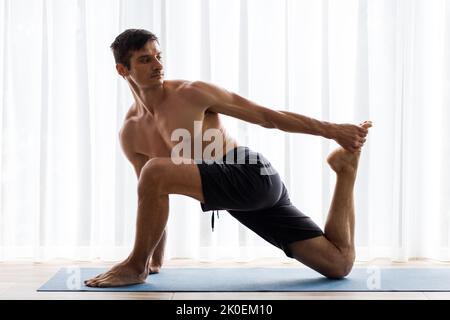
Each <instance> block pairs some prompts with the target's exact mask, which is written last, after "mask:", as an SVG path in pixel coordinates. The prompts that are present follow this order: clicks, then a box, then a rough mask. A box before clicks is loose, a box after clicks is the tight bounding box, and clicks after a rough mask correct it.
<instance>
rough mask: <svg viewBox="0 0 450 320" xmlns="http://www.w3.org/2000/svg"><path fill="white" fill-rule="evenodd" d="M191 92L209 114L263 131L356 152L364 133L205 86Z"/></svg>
mask: <svg viewBox="0 0 450 320" xmlns="http://www.w3.org/2000/svg"><path fill="white" fill-rule="evenodd" d="M191 86H192V88H193V89H194V90H196V91H197V92H198V94H199V95H200V96H201V97H203V100H202V102H204V103H205V104H206V105H207V106H208V107H207V108H208V110H209V111H212V112H216V113H222V114H225V115H228V116H231V117H235V118H238V119H241V120H244V121H247V122H250V123H254V124H258V125H260V126H262V127H264V128H269V129H270V128H276V129H279V130H282V131H286V132H296V133H305V134H312V135H317V136H322V137H325V138H328V139H334V140H335V141H336V142H337V143H339V144H340V145H341V146H342V147H344V148H345V149H347V150H349V151H352V152H356V151H358V150H359V149H360V148H361V146H362V144H363V143H364V141H365V136H366V135H367V129H365V128H362V127H361V126H357V125H353V124H334V123H329V122H326V121H319V120H316V119H313V118H309V117H306V116H303V115H300V114H297V113H293V112H288V111H276V110H272V109H269V108H266V107H263V106H260V105H258V104H256V103H254V102H252V101H250V100H248V99H246V98H244V97H241V96H240V95H238V94H236V93H233V92H230V91H227V90H225V89H223V88H220V87H218V86H215V85H213V84H209V83H206V82H201V81H196V82H194V83H192V85H191Z"/></svg>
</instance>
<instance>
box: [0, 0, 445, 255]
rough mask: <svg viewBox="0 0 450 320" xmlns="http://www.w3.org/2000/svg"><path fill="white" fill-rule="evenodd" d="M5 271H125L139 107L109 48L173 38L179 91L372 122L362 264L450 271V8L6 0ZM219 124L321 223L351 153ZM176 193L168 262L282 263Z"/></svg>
mask: <svg viewBox="0 0 450 320" xmlns="http://www.w3.org/2000/svg"><path fill="white" fill-rule="evenodd" d="M0 21H1V22H0V142H1V143H0V148H1V153H0V168H1V169H0V179H1V187H0V188H1V189H0V259H1V260H6V259H18V258H31V259H34V260H43V259H49V258H69V259H83V260H86V259H95V258H100V259H104V260H116V259H121V258H124V257H125V256H126V255H127V253H128V252H129V250H130V249H131V245H132V243H133V237H134V224H135V216H136V205H137V195H136V188H137V185H136V182H137V181H136V177H135V174H134V171H133V168H132V166H131V164H130V163H128V161H127V160H126V158H125V156H124V155H123V153H122V151H121V148H120V145H119V143H118V132H119V129H120V127H121V125H122V122H123V119H124V116H125V113H126V111H127V110H128V108H129V106H130V105H131V103H132V101H133V100H132V96H131V94H130V92H129V88H128V86H127V84H126V83H125V81H123V79H122V78H120V77H119V76H118V75H117V74H116V72H115V68H114V60H113V57H112V53H111V52H110V50H109V45H110V44H111V42H112V41H113V40H114V38H115V37H116V36H117V35H118V34H119V33H120V32H122V31H123V30H125V29H126V28H144V29H148V30H151V31H153V32H154V33H156V34H157V35H158V36H159V38H160V43H161V45H162V49H163V52H164V54H165V56H164V57H165V58H164V59H165V61H164V62H165V69H166V78H167V79H177V78H181V79H188V80H204V81H208V82H213V83H216V84H218V85H221V86H223V87H225V88H227V89H229V90H231V91H235V92H238V93H240V94H242V95H244V96H246V97H248V98H250V99H251V100H254V101H256V102H258V103H260V104H262V105H264V106H267V107H269V108H272V109H275V110H289V111H291V112H297V113H300V114H304V115H307V116H311V117H314V118H318V119H321V120H327V121H332V122H338V123H343V122H350V123H359V122H360V121H363V120H366V119H370V120H372V121H373V122H374V128H373V129H372V130H371V133H370V136H369V139H368V142H367V143H366V146H365V148H364V152H363V155H362V158H361V165H360V170H359V173H358V180H357V184H356V190H355V193H356V246H357V258H358V259H359V260H367V259H372V258H376V257H387V258H391V259H393V260H403V261H405V260H408V259H410V258H414V257H418V258H432V259H439V260H450V199H449V194H450V169H449V167H450V165H449V164H450V145H449V137H450V129H449V126H450V110H449V109H450V1H446V0H426V1H425V0H339V1H333V0H322V1H317V0H285V1H280V0H264V1H262V0H242V1H238V0H214V1H209V0H189V1H186V0H167V1H164V0H154V1H148V0H95V1H86V0H65V1H61V0H53V1H52V0H0ZM222 119H223V121H224V123H225V124H226V126H227V127H228V128H229V130H230V132H231V133H232V134H233V135H234V136H235V137H236V138H237V140H238V141H239V142H240V143H241V144H245V145H248V146H249V147H251V148H252V149H254V150H257V151H259V152H262V153H263V154H264V155H265V156H266V157H267V158H268V159H269V160H270V161H271V162H272V163H273V164H274V166H275V167H276V168H277V170H278V171H279V172H280V175H281V176H282V178H283V179H284V181H285V184H286V186H287V188H288V190H289V191H290V194H291V200H292V201H293V203H294V204H295V205H296V206H297V207H298V208H299V209H300V210H301V211H303V212H304V213H306V214H307V215H309V216H311V217H312V219H313V220H314V221H315V222H316V223H317V224H319V225H320V226H321V227H323V225H324V222H325V219H326V216H327V211H328V208H329V204H330V201H331V195H332V191H333V188H334V182H335V180H334V175H333V174H332V172H331V170H330V169H329V168H328V166H327V165H326V162H325V158H326V156H327V154H328V153H329V152H330V151H331V150H332V149H333V148H335V147H336V144H335V143H334V142H332V141H329V140H325V139H323V138H319V137H315V136H307V135H301V134H292V133H285V132H282V131H276V130H269V129H265V128H262V127H258V126H256V125H252V124H248V123H244V122H242V121H238V120H235V119H232V118H229V117H226V116H222ZM216 223H217V226H216V227H215V231H214V232H211V230H210V215H209V214H206V213H202V212H201V210H200V206H199V203H198V202H196V201H195V200H193V199H191V198H188V197H184V196H181V195H171V196H170V218H169V229H168V236H169V238H168V246H167V257H168V258H193V259H200V260H214V259H219V258H228V259H234V260H245V259H252V258H257V257H280V258H282V257H283V256H284V255H283V253H282V252H281V251H280V250H278V249H276V248H275V247H272V246H271V245H269V244H268V243H266V242H265V241H263V240H261V239H260V238H258V237H257V236H255V235H254V234H253V233H252V232H249V231H247V230H246V229H245V228H244V227H242V226H240V225H239V224H238V223H237V222H236V221H235V220H233V218H232V217H230V216H229V215H228V214H227V213H226V212H225V211H223V212H222V214H221V215H220V219H219V220H218V221H217V222H216Z"/></svg>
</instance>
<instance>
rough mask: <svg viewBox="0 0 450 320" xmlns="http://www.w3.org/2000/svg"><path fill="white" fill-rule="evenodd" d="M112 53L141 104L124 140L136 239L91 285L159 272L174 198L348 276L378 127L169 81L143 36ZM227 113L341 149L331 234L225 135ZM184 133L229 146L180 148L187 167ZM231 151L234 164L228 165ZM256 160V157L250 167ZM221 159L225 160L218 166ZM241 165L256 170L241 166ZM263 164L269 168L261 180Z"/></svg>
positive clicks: (122, 39) (131, 37)
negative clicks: (180, 136)
mask: <svg viewBox="0 0 450 320" xmlns="http://www.w3.org/2000/svg"><path fill="white" fill-rule="evenodd" d="M111 49H112V50H113V53H114V57H115V61H116V69H117V72H118V73H119V75H121V76H122V77H123V78H124V79H126V81H127V82H128V84H129V86H130V89H131V91H132V93H133V96H134V100H135V102H134V104H133V105H132V106H131V108H130V109H129V111H128V113H127V115H126V118H125V121H124V124H123V127H122V129H121V130H120V134H119V137H120V142H121V146H122V148H123V151H124V153H125V155H126V157H127V158H128V159H129V161H130V162H131V163H132V164H133V166H134V169H135V171H136V175H137V177H138V200H139V201H138V212H137V222H136V235H135V243H134V247H133V250H132V252H131V253H130V255H129V256H128V258H127V259H125V260H124V261H123V262H121V263H119V264H116V265H115V266H113V267H112V268H111V269H110V270H109V271H108V272H106V273H103V274H100V275H98V276H97V277H95V278H92V279H89V280H86V281H85V284H86V285H88V286H91V287H111V286H123V285H129V284H136V283H142V282H145V280H146V278H147V276H148V275H149V274H151V273H156V272H158V271H159V269H160V268H161V265H162V263H163V257H164V245H165V242H166V232H165V226H166V223H167V220H168V215H169V196H168V195H169V194H181V195H185V196H189V197H192V198H194V199H197V200H198V201H200V204H201V207H202V210H203V211H209V210H227V211H228V212H229V213H230V214H231V215H233V217H235V218H236V219H238V220H239V221H240V222H241V223H243V224H244V225H246V226H247V227H249V228H250V229H252V230H253V231H255V232H256V233H257V234H259V235H260V236H261V237H263V238H264V239H265V240H267V241H269V242H270V243H272V244H273V245H275V246H277V247H279V248H280V249H282V250H283V251H284V252H285V253H286V255H287V256H289V257H292V258H295V259H296V260H298V261H300V262H301V263H303V264H305V265H307V266H309V267H310V268H312V269H314V270H316V271H317V272H319V273H321V274H322V275H324V276H326V277H330V278H342V277H345V276H346V275H347V274H348V273H349V272H350V270H351V269H352V266H353V262H354V259H355V247H354V219H355V213H354V205H353V187H354V183H355V179H356V173H357V166H358V159H359V155H360V152H361V147H362V146H363V144H364V142H365V141H366V138H365V137H366V135H367V133H368V128H370V127H371V126H372V124H371V122H370V121H366V122H364V123H362V124H360V125H352V124H335V123H328V122H323V121H318V120H315V119H311V118H308V117H305V116H302V115H299V114H296V113H292V112H287V111H275V110H272V109H269V108H266V107H263V106H260V105H258V104H256V103H254V102H252V101H249V100H247V99H245V98H244V97H241V96H239V95H238V94H235V93H232V92H229V91H227V90H225V89H223V88H220V87H218V86H215V85H212V84H209V83H205V82H201V81H195V82H189V81H183V80H170V81H169V80H163V76H164V74H163V64H162V57H161V54H162V53H161V51H160V47H159V42H158V39H157V37H156V36H155V35H154V34H152V33H151V32H149V31H146V30H136V29H130V30H126V31H124V32H123V33H122V34H120V35H119V36H118V37H117V38H116V39H115V41H114V42H113V44H112V45H111ZM220 113H222V114H225V115H228V116H232V117H235V118H238V119H241V120H244V121H248V122H250V123H254V124H258V125H261V126H263V127H265V128H276V129H279V130H282V131H286V132H293V133H304V134H312V135H318V136H322V137H324V138H327V139H333V140H335V141H336V142H337V143H338V144H339V145H340V146H341V147H340V148H338V149H336V150H335V151H334V152H332V153H331V154H330V155H329V156H328V158H327V161H328V163H329V165H330V167H331V169H332V170H334V171H335V172H336V175H337V180H336V187H335V192H334V196H333V200H332V203H331V207H330V210H329V215H328V219H327V222H326V225H325V228H324V232H322V231H321V229H320V228H319V227H318V226H317V225H316V224H314V222H312V220H311V219H310V218H308V217H307V216H305V215H304V214H303V213H301V212H300V211H299V210H298V209H296V208H295V207H294V206H293V205H292V203H291V202H290V200H289V197H288V193H287V190H286V188H285V186H284V184H283V182H282V181H281V179H280V177H279V175H278V173H277V172H276V170H275V169H274V168H273V167H272V166H271V164H270V163H269V162H268V161H267V159H265V158H264V156H263V155H261V154H260V153H257V152H254V151H252V150H250V149H249V148H247V147H245V146H239V145H238V143H237V142H236V140H234V139H233V138H232V137H230V136H229V135H228V134H227V132H226V130H225V128H224V127H223V125H222V124H221V121H220V118H219V114H220ZM199 123H200V124H201V126H200V127H201V133H200V137H199V132H195V131H196V130H195V124H197V125H198V124H199ZM177 129H182V130H184V132H188V133H189V134H190V137H193V138H192V139H191V141H188V145H189V144H190V145H191V146H193V148H192V149H195V146H194V145H195V144H196V143H198V139H202V137H203V134H204V133H205V132H206V131H207V130H208V129H216V132H219V136H216V137H215V138H216V139H219V140H222V141H223V143H222V147H221V148H216V149H215V150H214V152H211V157H209V158H210V159H205V158H208V156H206V157H205V156H204V154H203V151H205V150H206V147H207V145H208V144H209V143H210V142H208V141H206V142H205V141H202V142H201V143H200V146H201V151H202V153H201V156H202V157H203V159H198V158H196V157H195V154H198V152H197V153H196V152H189V153H184V152H183V154H181V155H180V157H181V158H182V159H183V162H182V163H180V161H177V160H180V159H181V158H176V155H175V156H174V154H173V152H172V151H173V149H174V147H175V146H176V145H177V144H178V143H179V141H178V140H177V141H174V139H173V133H174V132H175V131H176V130H177ZM186 130H187V131H186ZM197 131H198V130H197ZM236 154H238V156H237V158H236V156H235V155H236ZM239 154H240V156H239ZM230 155H231V159H232V160H233V161H234V162H233V161H228V159H229V158H228V156H230ZM239 157H241V158H240V159H238V158H239ZM252 157H253V158H255V157H256V158H257V159H258V161H257V162H256V163H255V162H250V158H252ZM221 159H226V160H227V161H225V163H220V160H221ZM205 160H213V162H214V160H217V162H214V163H211V162H208V161H205ZM241 160H244V161H247V162H249V164H236V163H241V162H236V161H241ZM247 162H245V163H247ZM255 168H258V170H255ZM264 168H270V169H272V171H271V172H270V173H269V174H262V172H263V171H262V169H264Z"/></svg>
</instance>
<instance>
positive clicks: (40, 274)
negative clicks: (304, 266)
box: [0, 259, 450, 300]
mask: <svg viewBox="0 0 450 320" xmlns="http://www.w3.org/2000/svg"><path fill="white" fill-rule="evenodd" d="M73 265H77V266H80V267H108V266H111V265H112V264H108V263H101V262H94V263H92V262H91V263H86V262H73V261H51V262H46V263H27V262H1V263H0V300H16V299H21V300H22V299H27V300H29V299H31V300H34V299H58V300H60V299H75V300H76V299H82V300H93V299H94V300H95V299H121V300H123V299H163V300H183V299H194V300H208V299H220V300H228V299H232V300H264V299H268V300H280V299H281V300H292V299H295V300H298V299H301V300H310V299H327V300H328V299H346V300H347V299H351V300H353V299H370V300H377V299H383V300H392V299H393V300H395V299H402V300H404V299H407V300H412V299H419V300H427V299H445V300H450V292H285V293H283V292H217V293H215V292H207V293H205V292H198V293H196V292H192V293H183V292H155V293H152V292H132V293H130V292H37V291H36V289H37V288H38V287H40V286H41V285H42V284H43V283H45V282H46V281H47V280H48V279H49V278H50V277H51V276H52V275H53V274H54V273H55V272H56V271H57V270H58V269H59V268H61V267H63V266H73ZM372 265H378V266H390V267H419V266H420V267H442V266H448V267H450V263H439V262H435V261H413V262H408V263H407V264H404V263H391V262H388V261H383V260H378V261H372V262H370V263H359V264H356V266H359V267H366V266H372ZM165 266H166V267H179V266H189V267H195V266H196V267H234V266H235V267H264V266H282V267H293V268H294V267H298V266H299V265H298V263H296V262H292V263H290V262H280V261H279V260H270V259H265V260H257V261H252V262H246V263H235V262H234V263H231V262H227V261H219V262H214V263H205V262H196V261H192V260H171V261H167V262H166V264H165Z"/></svg>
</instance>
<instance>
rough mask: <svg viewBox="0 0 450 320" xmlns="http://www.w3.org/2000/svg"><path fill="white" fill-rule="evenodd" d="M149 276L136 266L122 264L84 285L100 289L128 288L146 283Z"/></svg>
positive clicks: (87, 281)
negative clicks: (128, 286)
mask: <svg viewBox="0 0 450 320" xmlns="http://www.w3.org/2000/svg"><path fill="white" fill-rule="evenodd" d="M147 275H148V274H146V273H145V272H144V273H142V272H139V268H137V267H136V266H134V265H132V264H130V263H127V262H121V263H119V264H117V265H115V266H114V267H112V268H111V269H110V270H109V271H107V272H105V273H102V274H100V275H98V276H96V277H95V278H92V279H89V280H86V281H84V284H85V285H87V286H88V287H100V288H106V287H119V286H127V285H131V284H138V283H144V282H145V279H146V278H147Z"/></svg>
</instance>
